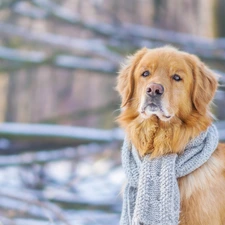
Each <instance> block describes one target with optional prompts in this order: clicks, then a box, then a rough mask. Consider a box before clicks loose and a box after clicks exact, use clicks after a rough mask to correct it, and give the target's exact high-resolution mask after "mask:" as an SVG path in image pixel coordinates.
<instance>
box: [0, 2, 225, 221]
mask: <svg viewBox="0 0 225 225" xmlns="http://www.w3.org/2000/svg"><path fill="white" fill-rule="evenodd" d="M224 12H225V0H208V1H205V0H170V1H162V0H139V1H138V0H107V1H104V0H86V1H83V0H1V1H0V121H1V124H0V153H1V155H0V167H1V169H0V184H1V185H0V225H47V224H51V225H58V224H66V225H90V224H96V225H106V224H107V225H115V224H118V221H119V216H120V210H121V197H120V190H121V186H122V183H123V180H124V175H123V172H122V169H121V165H120V146H121V143H122V139H123V133H122V131H121V130H120V129H119V128H117V124H116V123H115V117H116V116H117V115H118V112H119V111H118V110H119V106H120V99H119V96H118V94H117V93H116V92H115V90H114V87H115V82H116V76H117V72H118V68H119V65H120V64H121V63H122V62H123V60H124V58H125V56H126V55H129V54H132V53H133V52H134V51H136V50H137V49H139V48H141V47H144V46H146V47H148V48H154V47H159V46H163V45H167V44H170V45H173V46H176V47H178V48H179V49H181V50H184V51H187V52H190V53H193V54H196V55H198V56H199V57H200V58H201V59H202V60H203V61H204V62H205V63H206V64H207V65H209V66H210V67H211V69H213V70H215V72H217V73H218V74H220V75H221V78H220V88H219V90H218V92H217V94H216V97H215V101H214V102H215V105H214V106H213V112H214V114H215V115H216V116H217V118H218V121H217V122H216V125H217V127H218V129H219V132H220V139H221V140H222V141H224V140H225V18H224Z"/></svg>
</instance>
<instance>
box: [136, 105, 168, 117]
mask: <svg viewBox="0 0 225 225" xmlns="http://www.w3.org/2000/svg"><path fill="white" fill-rule="evenodd" d="M140 112H141V115H142V116H143V117H144V118H148V117H150V116H151V115H156V116H158V117H159V119H161V120H164V121H166V120H169V119H170V118H171V117H172V116H171V115H169V113H168V112H166V110H164V109H163V107H162V105H161V104H160V103H155V102H148V103H145V104H144V105H143V107H142V108H141V111H140Z"/></svg>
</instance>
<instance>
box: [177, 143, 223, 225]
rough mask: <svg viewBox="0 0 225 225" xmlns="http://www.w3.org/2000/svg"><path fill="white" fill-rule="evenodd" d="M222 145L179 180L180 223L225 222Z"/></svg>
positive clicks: (212, 224)
mask: <svg viewBox="0 0 225 225" xmlns="http://www.w3.org/2000/svg"><path fill="white" fill-rule="evenodd" d="M223 149H224V147H220V145H219V147H218V149H217V150H216V151H215V152H214V154H213V155H212V157H211V158H210V159H209V161H208V162H206V163H205V164H204V165H203V166H201V167H200V168H199V169H197V170H196V171H194V172H193V173H191V174H189V175H187V176H185V177H183V178H180V179H179V188H180V197H181V213H180V224H179V225H224V224H225V163H224V162H225V156H224V151H223Z"/></svg>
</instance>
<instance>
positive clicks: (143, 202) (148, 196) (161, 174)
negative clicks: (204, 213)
mask: <svg viewBox="0 0 225 225" xmlns="http://www.w3.org/2000/svg"><path fill="white" fill-rule="evenodd" d="M217 145H218V133H217V129H216V127H215V126H214V125H211V126H210V127H209V128H208V129H207V131H205V132H202V133H201V134H200V135H199V136H198V137H196V138H195V139H193V140H191V141H190V142H189V143H188V145H187V146H186V148H185V151H184V153H183V154H180V155H177V154H169V155H165V156H162V157H158V158H154V159H150V156H149V155H147V156H145V157H143V158H140V157H139V155H138V152H137V150H136V149H135V147H134V146H133V145H132V144H131V143H130V141H128V140H127V139H126V138H125V140H124V144H123V148H122V165H123V168H124V170H125V174H126V177H127V181H128V182H127V185H126V188H125V191H124V196H123V208H122V214H121V219H120V225H177V224H178V222H179V213H180V195H179V188H178V183H177V178H179V177H183V176H185V175H187V174H189V173H191V172H193V171H194V170H196V169H197V168H199V167H200V166H201V165H202V164H204V163H205V162H206V161H207V160H208V159H209V158H210V156H211V155H212V153H213V152H214V150H215V149H216V147H217Z"/></svg>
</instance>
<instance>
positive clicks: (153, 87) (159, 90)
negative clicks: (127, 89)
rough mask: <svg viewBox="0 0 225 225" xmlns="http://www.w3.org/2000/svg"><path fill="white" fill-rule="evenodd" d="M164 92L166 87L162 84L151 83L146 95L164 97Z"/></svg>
mask: <svg viewBox="0 0 225 225" xmlns="http://www.w3.org/2000/svg"><path fill="white" fill-rule="evenodd" d="M163 92H164V87H163V86H162V85H161V84H156V83H150V84H149V86H148V87H147V90H146V94H147V95H149V96H151V97H153V96H159V95H162V94H163Z"/></svg>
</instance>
